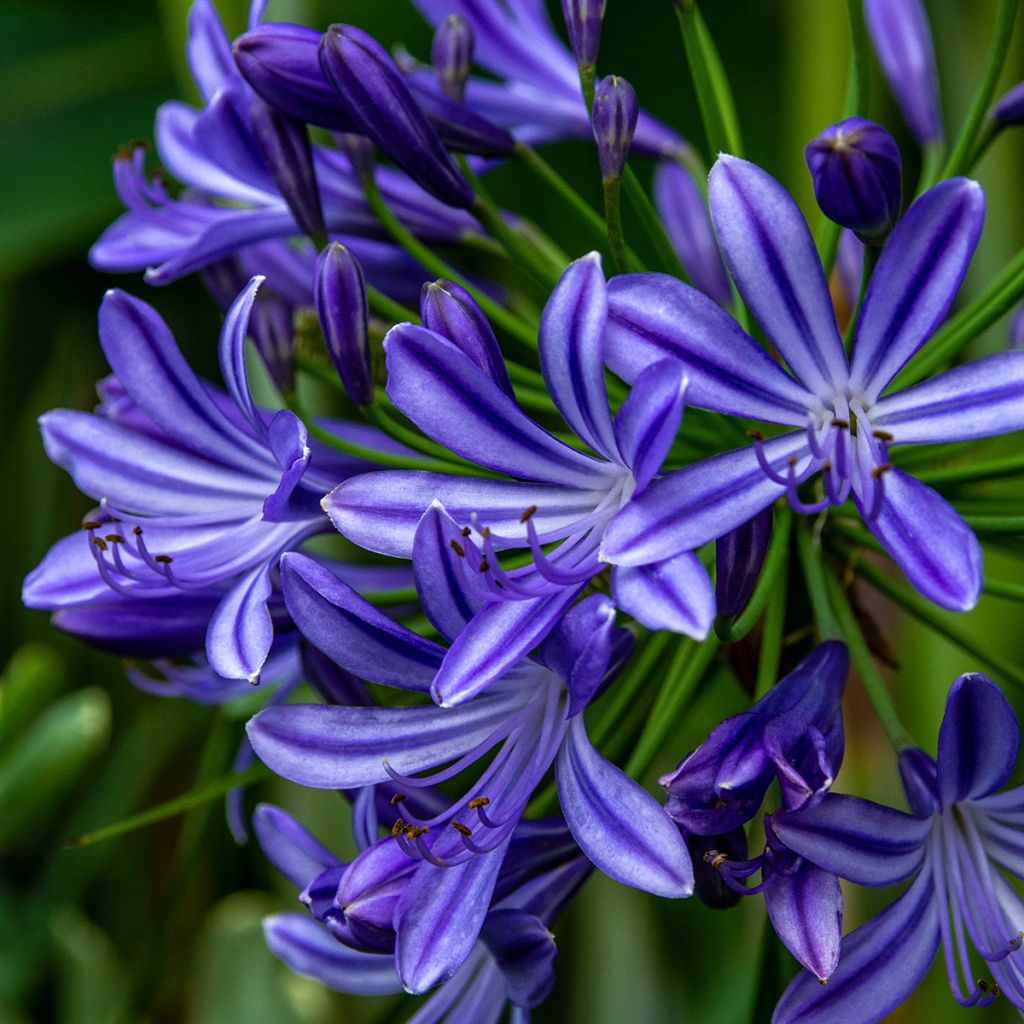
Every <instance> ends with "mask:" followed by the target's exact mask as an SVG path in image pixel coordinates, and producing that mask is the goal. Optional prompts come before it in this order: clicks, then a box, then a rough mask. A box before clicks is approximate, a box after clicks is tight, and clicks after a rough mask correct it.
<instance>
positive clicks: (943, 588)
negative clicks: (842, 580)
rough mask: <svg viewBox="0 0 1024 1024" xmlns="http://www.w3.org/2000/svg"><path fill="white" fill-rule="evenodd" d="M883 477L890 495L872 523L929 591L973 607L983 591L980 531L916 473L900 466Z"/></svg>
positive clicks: (954, 604)
mask: <svg viewBox="0 0 1024 1024" xmlns="http://www.w3.org/2000/svg"><path fill="white" fill-rule="evenodd" d="M881 479H882V480H883V481H884V485H883V486H884V487H885V499H884V500H883V502H882V509H881V511H880V512H879V514H878V516H877V517H876V518H875V519H874V520H872V521H871V522H869V523H868V525H869V526H870V527H871V532H872V533H873V534H874V535H875V536H876V537H877V538H878V539H879V540H880V541H881V542H882V544H883V546H884V547H885V550H886V551H888V552H889V554H890V555H892V557H893V559H894V560H895V561H896V563H897V564H898V565H899V566H900V568H901V569H902V570H903V571H904V572H905V573H906V574H907V579H909V580H910V582H911V583H912V584H913V585H914V586H915V587H916V588H917V589H918V590H919V591H920V592H921V593H922V594H924V596H925V597H927V598H928V599H929V600H930V601H934V602H935V603H936V604H937V605H940V606H941V607H943V608H948V609H950V611H956V612H965V611H969V610H970V609H971V608H973V607H974V606H975V604H977V602H978V597H979V596H980V594H981V545H980V544H979V543H978V538H977V537H975V536H974V531H973V530H972V529H971V528H970V527H969V526H968V525H967V524H966V523H965V522H964V521H963V519H961V518H960V515H959V514H958V513H957V511H956V509H954V508H953V506H952V505H950V504H949V502H948V501H946V499H945V498H943V497H941V496H940V495H938V494H936V493H935V491H933V490H932V489H931V488H930V487H926V486H925V485H924V484H923V483H921V482H920V481H918V480H915V479H914V478H913V477H912V476H908V475H907V474H906V473H904V472H902V471H901V470H899V469H894V470H892V471H890V472H888V473H886V474H885V476H884V477H882V478H881ZM858 505H859V503H858ZM863 511H864V510H863V509H861V512H862V514H863Z"/></svg>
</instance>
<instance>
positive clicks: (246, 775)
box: [65, 764, 273, 847]
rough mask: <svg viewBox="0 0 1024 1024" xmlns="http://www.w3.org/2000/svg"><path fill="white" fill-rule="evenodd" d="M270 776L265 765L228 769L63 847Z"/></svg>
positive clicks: (130, 828) (97, 839)
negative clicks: (204, 782) (219, 774)
mask: <svg viewBox="0 0 1024 1024" xmlns="http://www.w3.org/2000/svg"><path fill="white" fill-rule="evenodd" d="M270 778H273V773H272V772H271V771H270V769H269V768H267V767H266V765H263V764H254V765H253V766H252V767H251V768H248V769H246V771H244V772H238V773H235V772H232V773H231V774H230V775H224V776H221V778H219V779H214V780H213V781H212V782H208V783H207V784H206V785H205V786H200V787H199V788H198V789H194V790H192V792H191V793H186V794H185V795H184V796H179V797H175V798H174V799H173V800H168V801H167V802H166V803H162V804H158V805H157V806H156V807H150V808H149V809H148V810H146V811H142V812H141V813H140V814H133V815H132V816H131V817H130V818H125V819H124V820H123V821H119V822H117V823H116V824H113V825H107V826H106V827H105V828H99V829H96V831H94V832H86V833H85V835H81V836H76V837H75V838H74V839H70V840H68V842H67V843H66V844H65V846H68V847H79V846H92V844H93V843H101V842H103V841H104V840H105V839H113V838H114V837H115V836H123V835H124V834H125V833H126V832H134V831H136V829H140V828H145V827H146V826H147V825H154V824H156V822H158V821H164V820H165V819H166V818H173V817H174V816H175V815H178V814H183V813H184V812H185V811H189V810H191V809H192V808H193V807H200V806H202V805H203V804H207V803H210V801H211V800H216V799H218V797H222V796H224V795H225V794H226V793H228V792H230V791H231V790H232V789H238V788H240V787H242V786H251V785H252V784H253V783H254V782H262V781H263V780H264V779H270Z"/></svg>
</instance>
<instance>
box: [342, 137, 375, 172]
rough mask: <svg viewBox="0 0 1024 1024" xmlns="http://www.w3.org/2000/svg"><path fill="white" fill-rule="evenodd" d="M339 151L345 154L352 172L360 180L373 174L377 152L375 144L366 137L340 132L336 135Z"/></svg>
mask: <svg viewBox="0 0 1024 1024" xmlns="http://www.w3.org/2000/svg"><path fill="white" fill-rule="evenodd" d="M334 138H335V141H336V142H337V143H338V149H340V150H341V151H342V153H344V154H345V156H346V157H347V159H348V162H349V164H350V165H351V167H352V170H353V171H355V172H356V175H357V176H358V177H360V178H363V177H365V176H366V175H367V174H373V169H374V167H376V165H377V150H376V148H375V147H374V145H373V143H372V142H371V141H370V140H369V139H368V138H367V137H366V136H365V135H357V134H356V133H355V132H338V134H337V135H335V137H334Z"/></svg>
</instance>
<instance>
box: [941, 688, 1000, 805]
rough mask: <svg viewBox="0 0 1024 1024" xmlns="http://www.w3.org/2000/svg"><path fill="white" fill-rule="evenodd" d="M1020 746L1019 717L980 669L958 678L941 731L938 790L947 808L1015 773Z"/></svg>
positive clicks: (985, 792) (980, 794)
mask: <svg viewBox="0 0 1024 1024" xmlns="http://www.w3.org/2000/svg"><path fill="white" fill-rule="evenodd" d="M1019 749H1020V730H1019V729H1018V728H1017V716H1016V715H1015V714H1014V713H1013V708H1011V707H1010V704H1009V702H1008V701H1007V699H1006V698H1005V697H1004V696H1003V691H1002V690H1000V689H999V687H998V686H996V684H995V683H993V682H992V680H991V679H989V678H988V676H986V675H983V674H982V673H981V672H969V673H967V674H966V675H962V676H959V677H957V679H956V681H955V682H954V683H953V685H952V687H950V691H949V696H948V697H947V698H946V713H945V714H944V715H943V716H942V726H941V728H940V729H939V754H938V758H937V763H938V768H939V790H940V793H941V795H942V802H943V804H944V805H945V806H947V807H949V806H951V805H952V804H955V803H957V802H958V801H960V800H976V799H978V798H979V797H984V796H988V795H989V793H993V792H995V791H996V790H997V789H999V787H1000V786H1003V785H1005V784H1006V782H1007V781H1008V780H1009V778H1010V776H1011V775H1012V774H1013V768H1014V765H1016V763H1017V752H1018V750H1019Z"/></svg>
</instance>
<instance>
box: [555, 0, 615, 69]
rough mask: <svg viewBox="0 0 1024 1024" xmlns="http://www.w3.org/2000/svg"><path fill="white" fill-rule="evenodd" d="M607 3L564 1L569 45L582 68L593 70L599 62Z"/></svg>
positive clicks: (589, 0)
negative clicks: (602, 23) (598, 53)
mask: <svg viewBox="0 0 1024 1024" xmlns="http://www.w3.org/2000/svg"><path fill="white" fill-rule="evenodd" d="M605 3H606V0H562V14H563V15H564V16H565V27H566V30H567V31H568V33H569V45H570V46H571V47H572V55H573V56H574V57H575V58H576V63H577V64H578V65H579V66H580V67H589V68H592V67H593V66H594V64H595V63H596V62H597V50H598V47H599V46H600V45H601V22H602V21H603V20H604V8H605Z"/></svg>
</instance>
